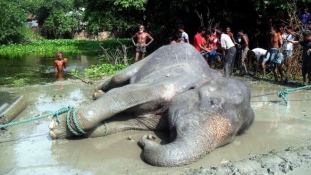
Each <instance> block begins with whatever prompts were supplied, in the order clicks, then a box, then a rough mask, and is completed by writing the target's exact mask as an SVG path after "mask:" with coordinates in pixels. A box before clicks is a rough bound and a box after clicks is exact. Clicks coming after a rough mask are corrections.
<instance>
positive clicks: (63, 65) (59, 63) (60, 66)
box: [54, 53, 67, 73]
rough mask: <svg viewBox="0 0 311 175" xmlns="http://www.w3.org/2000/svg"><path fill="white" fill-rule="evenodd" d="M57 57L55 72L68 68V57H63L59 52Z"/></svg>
mask: <svg viewBox="0 0 311 175" xmlns="http://www.w3.org/2000/svg"><path fill="white" fill-rule="evenodd" d="M56 57H57V60H55V64H54V72H55V73H58V72H63V71H64V69H66V62H67V58H65V59H63V54H62V53H58V54H57V55H56Z"/></svg>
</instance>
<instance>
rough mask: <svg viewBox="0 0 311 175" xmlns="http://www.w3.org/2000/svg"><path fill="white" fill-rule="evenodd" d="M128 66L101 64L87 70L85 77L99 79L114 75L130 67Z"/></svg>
mask: <svg viewBox="0 0 311 175" xmlns="http://www.w3.org/2000/svg"><path fill="white" fill-rule="evenodd" d="M128 66H129V65H128V64H118V65H112V64H100V65H93V66H91V67H90V68H87V69H85V73H84V76H85V77H87V78H98V77H103V76H109V75H113V74H115V73H116V72H118V71H120V70H122V69H124V68H126V67H128Z"/></svg>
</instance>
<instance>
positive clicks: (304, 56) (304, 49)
mask: <svg viewBox="0 0 311 175" xmlns="http://www.w3.org/2000/svg"><path fill="white" fill-rule="evenodd" d="M299 44H300V45H301V46H302V61H303V62H305V63H306V62H309V61H310V56H309V55H308V53H307V51H308V50H309V49H311V41H300V42H299Z"/></svg>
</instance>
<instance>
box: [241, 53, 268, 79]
mask: <svg viewBox="0 0 311 175" xmlns="http://www.w3.org/2000/svg"><path fill="white" fill-rule="evenodd" d="M269 58H270V53H269V52H268V51H267V50H265V49H262V48H255V49H253V50H249V51H248V52H247V59H248V60H249V62H251V63H253V62H254V61H255V60H256V61H257V64H256V69H255V73H254V76H255V77H256V76H257V72H258V67H259V64H260V63H261V66H262V71H263V76H264V77H265V76H266V63H267V62H268V61H269Z"/></svg>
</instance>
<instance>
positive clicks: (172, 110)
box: [49, 44, 254, 166]
mask: <svg viewBox="0 0 311 175" xmlns="http://www.w3.org/2000/svg"><path fill="white" fill-rule="evenodd" d="M98 92H105V93H99V94H100V95H99V94H98V93H96V94H95V97H97V100H95V101H94V102H92V103H91V104H90V105H88V106H85V107H81V108H79V109H77V111H76V115H75V116H76V117H75V118H76V122H73V119H72V118H73V117H72V116H73V115H72V114H71V116H70V117H69V118H70V121H69V125H70V126H71V127H72V128H73V130H75V131H76V132H80V133H81V132H83V131H85V137H101V136H106V135H110V134H115V133H118V132H122V131H126V130H154V131H166V132H168V133H169V134H170V139H171V143H169V144H166V145H160V144H157V143H156V142H154V141H153V140H152V139H153V137H152V136H150V135H145V136H143V137H142V138H141V140H140V141H139V144H140V146H141V147H142V148H143V156H144V159H145V161H146V162H148V163H149V164H151V165H156V166H179V165H184V164H190V163H192V162H194V161H197V160H198V159H200V158H203V157H204V156H205V155H206V154H208V153H209V152H211V151H212V150H214V149H215V148H217V147H220V146H222V145H225V144H228V143H230V142H232V141H233V139H234V137H235V136H236V135H238V134H241V133H242V132H243V131H244V130H246V129H247V128H249V126H250V125H251V124H252V122H253V119H254V113H253V110H252V108H251V107H250V97H251V96H250V91H249V89H248V87H247V86H246V85H245V84H244V83H243V82H241V81H239V80H236V79H233V78H223V77H222V76H221V74H220V72H218V71H216V70H213V69H211V68H209V66H208V64H207V63H206V61H205V60H204V58H203V57H202V56H201V55H200V53H199V52H198V51H197V50H196V49H195V48H194V47H193V46H191V45H190V44H173V45H168V46H163V47H161V48H159V49H158V50H156V51H155V52H153V53H152V54H151V55H149V56H148V57H146V58H145V59H143V60H141V61H139V62H137V63H135V64H133V65H131V66H130V67H128V68H126V69H124V70H122V71H120V72H118V73H117V74H115V75H114V76H112V77H111V78H110V79H109V80H107V81H105V82H103V83H102V84H99V86H98ZM113 116H115V117H114V118H113ZM117 117H121V118H122V117H123V118H125V119H126V118H127V120H121V121H120V120H117ZM59 118H60V121H61V122H60V123H58V122H56V119H55V117H54V118H53V119H52V121H51V123H50V125H49V127H50V136H51V138H53V139H60V138H69V137H71V136H74V135H73V134H72V132H71V131H69V129H68V126H67V125H66V115H65V114H62V115H60V117H59ZM109 118H110V119H109ZM107 119H109V120H107ZM75 123H77V124H75ZM77 125H78V127H77ZM79 127H80V129H79ZM81 129H82V130H83V131H81ZM83 133H84V132H83Z"/></svg>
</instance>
